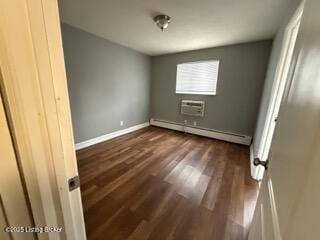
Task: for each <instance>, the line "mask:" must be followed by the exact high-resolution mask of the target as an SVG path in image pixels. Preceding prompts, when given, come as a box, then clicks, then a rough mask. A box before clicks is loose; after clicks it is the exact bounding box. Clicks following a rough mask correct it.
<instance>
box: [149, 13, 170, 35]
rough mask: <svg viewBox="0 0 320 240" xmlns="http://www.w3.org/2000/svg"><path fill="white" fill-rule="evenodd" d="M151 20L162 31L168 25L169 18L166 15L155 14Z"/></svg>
mask: <svg viewBox="0 0 320 240" xmlns="http://www.w3.org/2000/svg"><path fill="white" fill-rule="evenodd" d="M153 21H154V22H155V23H156V24H157V26H158V27H159V28H160V29H161V31H162V32H163V31H164V30H165V29H166V28H167V27H168V26H169V23H170V21H171V18H170V17H169V16H168V15H157V16H155V17H154V18H153Z"/></svg>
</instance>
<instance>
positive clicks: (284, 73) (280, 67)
mask: <svg viewBox="0 0 320 240" xmlns="http://www.w3.org/2000/svg"><path fill="white" fill-rule="evenodd" d="M303 7H304V1H302V3H301V4H300V6H299V7H298V9H297V10H296V12H295V13H294V15H293V17H292V18H291V20H290V21H289V23H288V24H287V26H286V28H285V33H284V37H283V41H282V48H281V53H280V57H279V61H278V64H277V68H276V73H275V78H274V83H273V86H272V90H271V97H270V101H269V105H268V111H267V115H266V121H265V125H264V128H263V132H262V137H261V142H260V145H259V148H258V154H257V156H256V157H257V158H259V159H261V160H262V161H266V160H267V159H268V155H269V151H270V147H271V142H272V138H273V134H274V129H275V126H276V123H275V122H276V120H277V118H278V113H279V109H280V105H281V101H282V97H283V93H284V90H285V86H286V82H287V79H288V74H289V70H290V63H291V60H292V55H293V51H294V47H295V42H296V39H297V34H298V29H299V26H300V21H301V16H302V13H303ZM263 173H264V168H263V167H261V166H259V167H254V169H253V174H252V175H253V178H254V179H256V180H261V179H262V177H263Z"/></svg>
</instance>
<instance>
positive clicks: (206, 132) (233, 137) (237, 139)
mask: <svg viewBox="0 0 320 240" xmlns="http://www.w3.org/2000/svg"><path fill="white" fill-rule="evenodd" d="M150 125H153V126H157V127H163V128H168V129H172V130H176V131H180V132H186V133H191V134H195V135H199V136H204V137H209V138H214V139H218V140H223V141H226V142H232V143H238V144H242V145H246V146H249V145H250V144H251V139H252V137H249V136H245V135H240V134H234V133H228V132H222V131H217V130H213V129H208V128H201V127H194V126H189V125H183V124H179V123H174V122H168V121H164V120H159V119H151V120H150Z"/></svg>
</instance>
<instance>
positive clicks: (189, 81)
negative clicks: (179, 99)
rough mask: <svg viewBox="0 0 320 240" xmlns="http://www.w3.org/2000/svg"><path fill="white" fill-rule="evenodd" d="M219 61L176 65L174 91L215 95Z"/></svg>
mask: <svg viewBox="0 0 320 240" xmlns="http://www.w3.org/2000/svg"><path fill="white" fill-rule="evenodd" d="M218 71H219V61H217V60H214V61H205V62H191V63H181V64H178V65H177V79H176V93H179V94H201V95H216V91H217V81H218Z"/></svg>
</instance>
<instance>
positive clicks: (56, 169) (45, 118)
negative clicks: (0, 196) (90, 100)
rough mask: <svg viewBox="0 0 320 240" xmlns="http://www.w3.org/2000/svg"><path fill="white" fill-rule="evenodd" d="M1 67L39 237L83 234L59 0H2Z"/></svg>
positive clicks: (82, 237)
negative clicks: (72, 183) (72, 185)
mask: <svg viewBox="0 0 320 240" xmlns="http://www.w3.org/2000/svg"><path fill="white" fill-rule="evenodd" d="M0 26H1V28H0V67H1V70H2V75H3V78H2V79H0V86H1V89H2V92H3V98H4V103H5V108H6V112H7V113H8V121H9V125H10V129H11V131H12V134H13V141H14V144H15V146H16V151H17V157H18V161H19V164H20V165H21V171H22V174H23V178H24V180H25V183H26V190H27V194H28V197H29V199H30V205H31V210H32V215H33V218H34V222H35V225H36V226H56V227H63V229H64V230H63V232H62V233H58V234H57V233H43V234H38V238H39V239H40V240H41V239H68V240H69V239H75V240H85V239H86V234H85V225H84V218H83V209H82V202H81V195H80V188H77V189H75V190H73V191H69V185H68V180H69V179H70V178H72V177H74V176H78V168H77V162H76V156H75V147H74V139H73V131H72V122H71V112H70V106H69V96H68V90H67V80H66V72H65V64H64V56H63V49H62V39H61V30H60V18H59V11H58V2H57V1H51V0H10V1H0Z"/></svg>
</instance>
